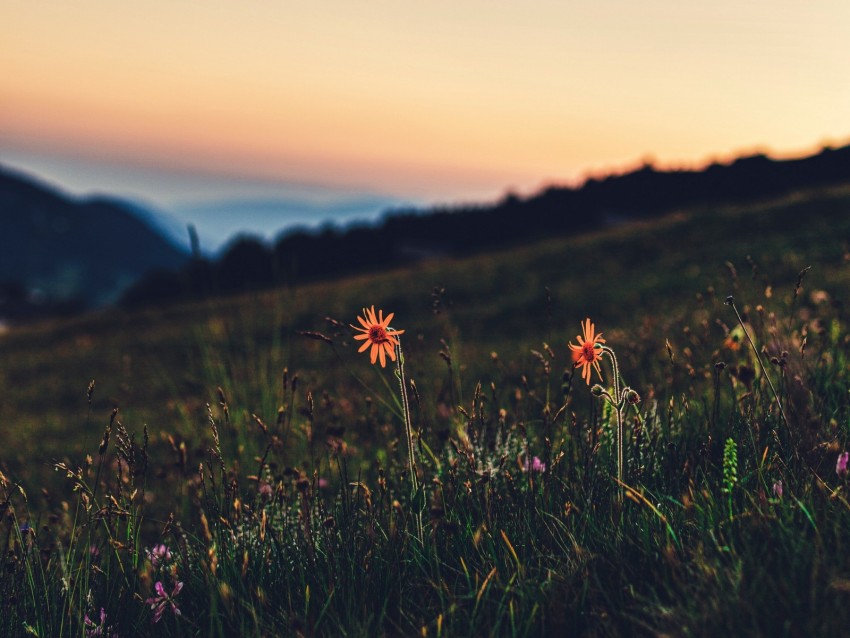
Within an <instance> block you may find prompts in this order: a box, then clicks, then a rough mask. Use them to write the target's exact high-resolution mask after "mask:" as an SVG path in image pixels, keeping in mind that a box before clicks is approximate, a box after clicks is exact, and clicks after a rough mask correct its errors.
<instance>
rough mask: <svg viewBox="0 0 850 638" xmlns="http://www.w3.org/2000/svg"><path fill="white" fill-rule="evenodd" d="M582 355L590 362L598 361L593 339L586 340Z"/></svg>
mask: <svg viewBox="0 0 850 638" xmlns="http://www.w3.org/2000/svg"><path fill="white" fill-rule="evenodd" d="M581 356H582V357H584V360H585V361H587V362H588V363H593V362H594V361H596V350H595V348H594V344H593V342H592V341H588V342H585V343H584V345H582V347H581Z"/></svg>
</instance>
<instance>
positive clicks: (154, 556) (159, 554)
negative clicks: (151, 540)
mask: <svg viewBox="0 0 850 638" xmlns="http://www.w3.org/2000/svg"><path fill="white" fill-rule="evenodd" d="M145 553H146V554H147V555H148V560H149V561H150V562H151V565H153V566H154V569H157V568H159V567H160V566H161V565H164V564H165V563H167V562H169V561H171V550H170V549H168V546H166V545H163V544H159V545H154V546H153V547H152V548H151V549H146V550H145Z"/></svg>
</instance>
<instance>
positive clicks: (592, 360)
mask: <svg viewBox="0 0 850 638" xmlns="http://www.w3.org/2000/svg"><path fill="white" fill-rule="evenodd" d="M582 329H583V331H584V337H582V336H581V335H579V336H577V337H576V339H578V345H577V346H576V345H573V344H572V343H570V344H569V345H570V350H572V351H573V361H574V362H575V365H576V366H577V367H584V370H583V371H582V373H581V376H582V378H583V379H584V380H585V381H586V382H587V385H590V366H591V365H592V366H593V367H594V368H596V374H598V375H599V378H600V379H602V370H601V369H600V367H599V360H600V359H601V358H602V345H601V344H603V343H605V339H603V338H602V333H601V332H600V333H599V334H594V326H593V324H592V323H590V319H589V318H588V319H586V320H585V322H584V324H583V325H582Z"/></svg>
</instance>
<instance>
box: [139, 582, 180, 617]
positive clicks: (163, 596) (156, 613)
mask: <svg viewBox="0 0 850 638" xmlns="http://www.w3.org/2000/svg"><path fill="white" fill-rule="evenodd" d="M153 587H154V589H155V590H156V594H157V595H156V596H152V597H151V598H148V599H147V600H146V601H145V604H148V605H150V606H151V609H152V610H153V618H152V619H151V623H158V622H159V621H160V619H161V618H162V614H164V613H165V610H166V609H167V608H168V607H171V612H172V613H173V614H174V615H175V616H179V615H180V610H179V609H178V608H177V601H175V600H174V599H175V598H176V597H177V594H179V593H180V590H181V589H183V583H181V582H177V583H175V584H174V589H173V590H172V592H171V594H170V595H169V594H167V593H166V592H165V587H164V586H163V584H162V581H157V582H156V585H154V586H153Z"/></svg>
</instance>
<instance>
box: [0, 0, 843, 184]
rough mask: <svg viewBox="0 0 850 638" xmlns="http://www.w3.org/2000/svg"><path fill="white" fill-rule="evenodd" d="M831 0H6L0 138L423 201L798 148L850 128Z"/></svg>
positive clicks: (838, 7) (838, 13) (837, 10)
mask: <svg viewBox="0 0 850 638" xmlns="http://www.w3.org/2000/svg"><path fill="white" fill-rule="evenodd" d="M817 4H819V5H821V4H822V5H823V6H819V9H820V10H819V11H814V10H812V7H798V6H797V4H796V3H793V2H791V0H783V1H781V2H778V3H775V4H774V5H773V6H772V7H771V9H770V11H768V10H767V8H765V7H758V6H749V5H747V6H741V5H739V4H737V3H733V2H731V0H723V1H721V2H719V3H717V4H716V6H715V5H712V6H699V7H696V6H689V7H684V6H682V5H680V4H676V3H672V2H670V1H667V0H648V1H647V2H646V3H642V4H641V5H640V6H623V5H622V3H616V2H613V0H602V1H601V2H600V3H597V4H596V5H594V6H593V7H590V6H587V7H569V6H566V5H565V3H556V2H548V1H544V2H541V3H535V5H534V6H522V7H521V6H519V5H516V6H514V5H512V4H506V5H493V4H492V3H489V2H485V1H484V0H470V1H469V2H465V3H463V4H462V5H459V6H453V7H451V10H449V8H448V7H447V6H445V5H442V4H441V3H429V4H427V5H423V4H421V3H420V4H417V3H408V2H389V1H378V2H376V3H373V4H370V5H368V6H360V5H358V6H355V5H352V4H350V3H345V2H329V3H325V5H324V6H323V7H321V8H319V7H313V6H307V5H300V4H292V3H280V4H275V5H262V6H247V7H246V6H245V5H244V4H241V3H236V2H234V1H233V0H225V1H223V2H221V3H217V4H216V5H215V6H201V5H198V6H190V5H184V4H174V3H167V2H165V0H152V1H151V2H148V3H144V4H140V5H124V4H123V3H122V4H121V5H117V4H115V3H111V2H108V1H107V0H87V1H86V2H83V3H74V4H73V6H72V5H70V4H69V5H51V6H49V7H48V6H45V5H41V4H39V3H12V4H9V3H7V4H5V6H4V14H5V17H4V21H3V23H2V24H0V39H2V41H3V42H4V45H3V47H2V48H1V49H0V151H2V148H3V147H8V148H24V149H31V150H32V149H37V150H39V151H41V152H51V150H53V151H55V152H57V153H65V154H77V155H79V156H81V157H91V158H109V159H110V160H114V161H120V162H125V163H131V164H132V163H133V162H137V163H141V164H156V165H161V166H166V167H169V166H173V167H174V168H175V169H186V170H190V169H191V170H200V171H204V170H206V171H213V172H225V173H230V174H234V175H245V176H252V175H253V176H257V177H268V178H279V179H282V180H286V179H292V180H308V181H315V182H330V183H336V184H343V185H351V186H359V187H368V188H378V189H381V190H384V191H389V192H396V193H399V194H403V193H409V194H416V195H425V196H431V197H435V196H440V195H441V194H442V193H445V194H446V196H452V197H458V196H459V197H465V196H470V197H480V196H481V195H482V194H485V193H491V194H495V193H501V192H504V191H505V190H508V189H514V190H518V191H521V192H528V191H530V190H532V189H535V188H537V187H539V186H541V185H543V184H545V183H551V182H565V181H569V180H575V179H576V178H578V177H580V176H581V175H587V174H598V173H599V172H601V171H606V170H615V171H616V170H621V168H622V167H628V166H634V165H635V164H636V163H640V161H641V158H645V157H652V158H657V159H655V160H653V164H654V165H656V166H659V167H662V168H664V167H681V166H685V167H698V166H702V165H705V164H707V163H710V162H711V161H715V158H720V160H721V161H727V159H725V158H728V159H731V158H732V157H734V156H735V155H737V154H740V153H741V152H742V149H743V152H750V151H751V150H752V149H756V148H765V149H767V150H768V151H769V152H770V153H771V154H772V155H774V156H775V153H782V154H783V155H785V156H793V155H800V154H803V153H805V152H810V151H813V150H817V149H816V147H815V146H814V145H816V144H822V143H824V141H828V142H832V143H836V142H837V141H840V140H846V139H848V135H850V130H848V129H850V125H848V124H847V122H846V113H847V112H850V89H848V85H847V83H846V82H844V81H843V76H844V64H843V61H844V60H846V59H848V58H850V55H848V54H850V45H848V44H844V41H845V40H846V38H844V37H843V33H842V31H843V29H842V28H841V25H843V24H847V23H848V18H850V7H845V5H844V4H839V3H830V2H819V3H817ZM804 149H805V150H804ZM0 159H2V157H0Z"/></svg>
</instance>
